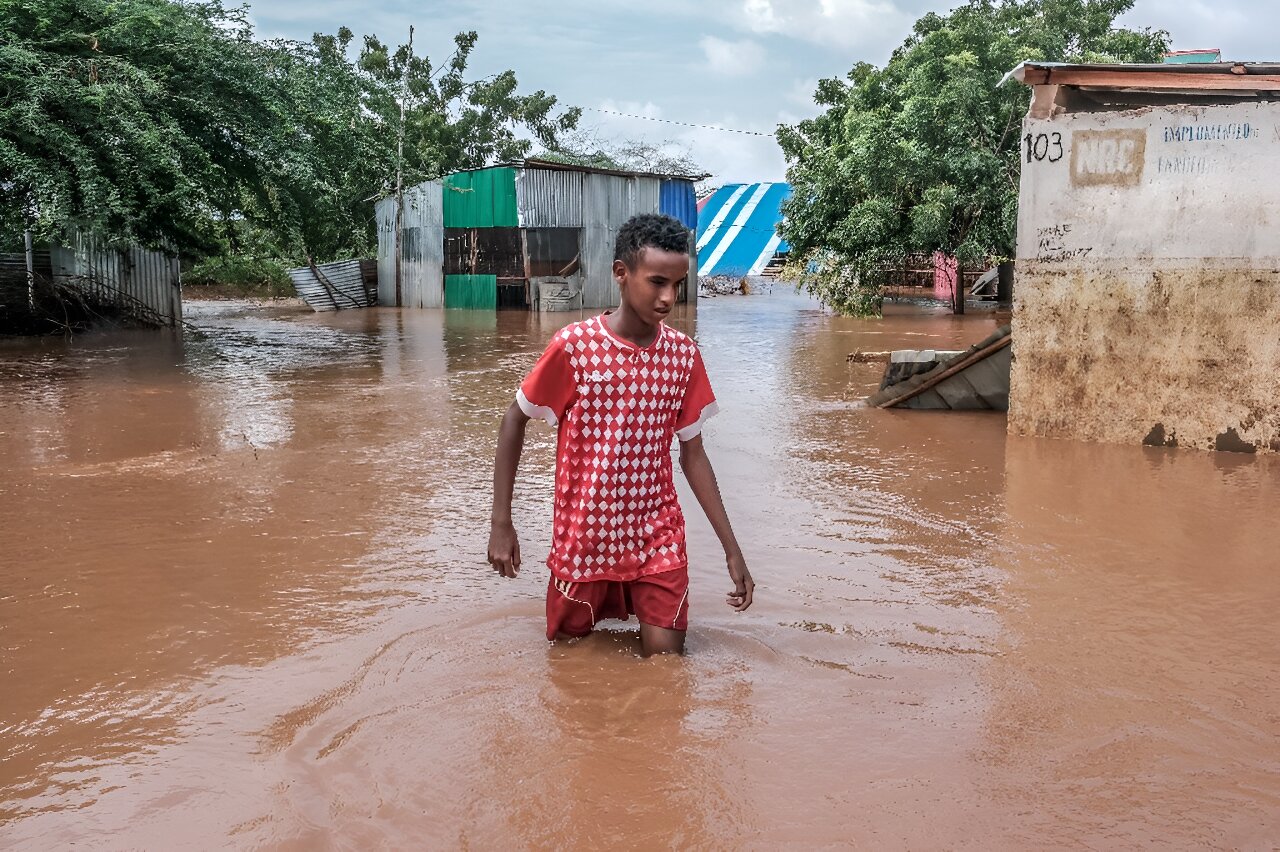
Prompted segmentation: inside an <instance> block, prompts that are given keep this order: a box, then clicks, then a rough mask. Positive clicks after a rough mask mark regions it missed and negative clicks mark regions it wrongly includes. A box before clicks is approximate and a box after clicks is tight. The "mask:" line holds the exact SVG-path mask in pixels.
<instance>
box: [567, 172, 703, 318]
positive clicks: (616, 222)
mask: <svg viewBox="0 0 1280 852" xmlns="http://www.w3.org/2000/svg"><path fill="white" fill-rule="evenodd" d="M584 177H585V178H586V180H585V181H584V193H583V205H582V207H583V210H582V217H583V221H584V222H585V223H586V226H585V227H584V228H583V239H582V272H583V277H584V278H585V289H584V293H583V303H582V306H583V307H584V308H609V307H613V306H614V305H616V304H617V303H618V291H617V287H616V285H615V284H614V283H613V247H614V243H615V242H616V241H617V239H618V230H619V229H620V228H621V227H622V225H623V224H624V223H625V222H626V221H627V220H628V219H630V218H631V217H632V216H635V215H636V214H637V213H657V212H658V210H659V206H660V200H661V193H662V181H661V180H659V179H658V178H651V177H618V176H615V175H597V174H587V175H584ZM692 276H693V271H692V269H691V270H690V280H691V283H692ZM690 289H691V290H692V291H693V292H697V287H696V286H694V287H691V288H690Z"/></svg>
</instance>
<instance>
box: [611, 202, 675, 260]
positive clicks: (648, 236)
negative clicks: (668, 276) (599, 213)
mask: <svg viewBox="0 0 1280 852" xmlns="http://www.w3.org/2000/svg"><path fill="white" fill-rule="evenodd" d="M649 246H651V247H653V248H656V249H661V250H662V251H673V252H678V253H680V254H686V253H687V252H688V251H689V229H688V228H686V227H685V226H684V224H683V223H681V222H680V220H679V219H673V218H671V217H670V216H663V215H662V214H660V213H641V214H640V215H639V216H632V217H631V218H630V219H628V220H627V222H626V224H624V225H623V226H622V228H621V229H620V230H619V231H618V241H617V243H615V244H614V247H613V259H614V260H620V261H622V262H623V263H625V264H626V265H627V267H628V268H631V267H634V266H635V262H636V258H637V257H638V256H639V255H640V250H641V249H643V248H646V247H649Z"/></svg>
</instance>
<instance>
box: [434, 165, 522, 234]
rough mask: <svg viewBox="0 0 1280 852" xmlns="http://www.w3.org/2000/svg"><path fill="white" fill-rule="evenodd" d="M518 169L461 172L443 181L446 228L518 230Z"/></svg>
mask: <svg viewBox="0 0 1280 852" xmlns="http://www.w3.org/2000/svg"><path fill="white" fill-rule="evenodd" d="M519 224H520V219H519V214H518V213H517V211H516V170H515V169H506V168H494V169H481V170H480V171H477V172H458V173H457V174H454V175H449V176H448V177H447V178H445V179H444V226H445V227H446V228H515V227H519Z"/></svg>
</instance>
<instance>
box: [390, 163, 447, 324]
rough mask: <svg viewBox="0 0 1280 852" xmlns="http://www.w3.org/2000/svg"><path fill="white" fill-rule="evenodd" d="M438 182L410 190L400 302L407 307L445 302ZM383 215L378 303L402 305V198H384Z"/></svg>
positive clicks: (406, 197)
mask: <svg viewBox="0 0 1280 852" xmlns="http://www.w3.org/2000/svg"><path fill="white" fill-rule="evenodd" d="M442 193H443V190H442V187H441V184H440V183H439V182H438V181H427V182H426V183H420V184H418V185H417V186H414V187H410V188H409V189H406V190H405V192H404V215H403V222H402V227H403V233H402V235H401V240H400V256H401V264H400V266H401V269H400V295H401V299H400V304H401V306H402V307H406V308H439V307H443V306H444V213H443V208H444V202H443V194H442ZM376 214H377V219H378V304H380V305H391V306H395V305H396V255H395V246H396V200H395V199H394V198H384V199H382V200H381V201H379V202H378V204H377V207H376Z"/></svg>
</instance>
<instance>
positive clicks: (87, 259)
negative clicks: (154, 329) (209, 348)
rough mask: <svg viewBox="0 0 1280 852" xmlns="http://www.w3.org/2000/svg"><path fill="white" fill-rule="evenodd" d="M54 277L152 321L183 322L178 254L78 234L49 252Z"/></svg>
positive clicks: (138, 318) (131, 313)
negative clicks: (118, 246)
mask: <svg viewBox="0 0 1280 852" xmlns="http://www.w3.org/2000/svg"><path fill="white" fill-rule="evenodd" d="M50 258H51V262H52V267H53V278H54V280H55V281H57V282H58V283H60V284H64V285H68V286H71V287H74V288H76V289H77V290H80V291H82V292H84V293H86V294H88V295H89V296H91V297H92V298H94V299H96V300H98V301H100V302H101V303H103V304H111V305H116V306H117V307H119V308H120V309H121V310H122V311H124V312H125V313H127V314H130V315H132V316H133V317H134V318H135V319H137V320H139V321H141V322H145V323H147V324H150V325H160V326H176V325H179V324H180V323H181V322H182V274H181V268H180V265H179V262H178V258H177V256H176V255H174V256H170V255H167V254H165V253H164V252H160V251H151V250H148V249H144V248H139V247H137V246H131V247H129V248H125V249H114V248H107V247H104V246H102V245H101V244H99V242H98V241H96V240H95V239H94V238H92V237H89V236H85V235H77V236H75V237H74V238H73V239H72V240H71V244H70V245H69V246H55V247H54V248H53V249H51V250H50Z"/></svg>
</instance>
